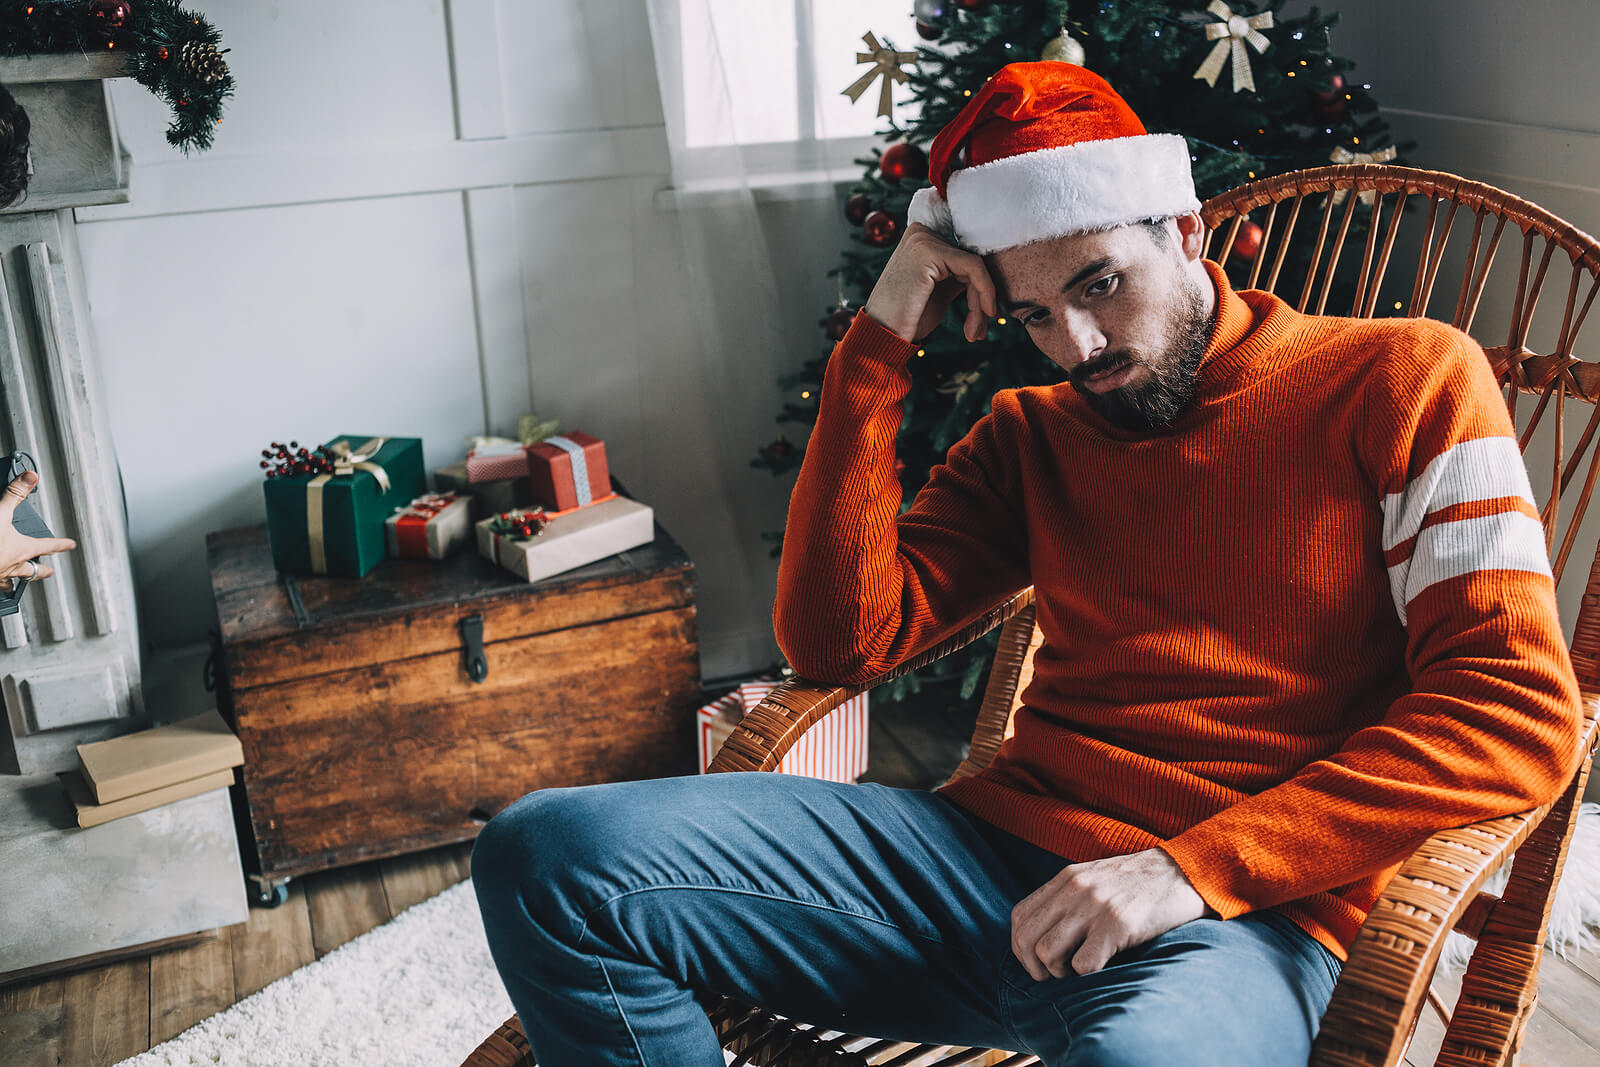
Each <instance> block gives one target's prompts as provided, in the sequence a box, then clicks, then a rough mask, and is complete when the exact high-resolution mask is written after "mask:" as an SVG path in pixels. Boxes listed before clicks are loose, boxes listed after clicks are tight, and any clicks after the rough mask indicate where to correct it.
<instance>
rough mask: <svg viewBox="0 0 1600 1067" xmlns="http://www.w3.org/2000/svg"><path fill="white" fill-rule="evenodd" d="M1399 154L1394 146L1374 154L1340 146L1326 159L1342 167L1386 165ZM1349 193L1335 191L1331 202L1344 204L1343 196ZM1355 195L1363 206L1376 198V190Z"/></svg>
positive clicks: (1343, 190)
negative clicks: (1357, 164) (1372, 164)
mask: <svg viewBox="0 0 1600 1067" xmlns="http://www.w3.org/2000/svg"><path fill="white" fill-rule="evenodd" d="M1399 154H1400V153H1399V152H1398V151H1396V150H1395V147H1394V145H1387V146H1385V147H1383V148H1380V149H1378V150H1377V151H1376V152H1352V151H1350V149H1348V148H1346V147H1344V146H1343V145H1340V146H1339V147H1338V148H1335V149H1334V150H1333V153H1332V154H1331V155H1329V156H1328V158H1329V159H1330V160H1332V161H1333V162H1334V163H1337V164H1338V165H1339V166H1341V167H1343V166H1347V165H1349V164H1351V163H1387V162H1389V161H1390V160H1391V159H1393V158H1394V157H1395V156H1397V155H1399ZM1349 191H1350V190H1348V189H1338V190H1335V192H1334V194H1333V202H1334V203H1335V204H1342V203H1344V198H1345V194H1346V193H1348V192H1349ZM1356 195H1357V196H1359V197H1360V198H1361V202H1362V203H1363V204H1370V203H1372V202H1373V201H1374V200H1376V199H1377V198H1378V191H1377V190H1376V189H1363V190H1361V192H1359V193H1357V194H1356Z"/></svg>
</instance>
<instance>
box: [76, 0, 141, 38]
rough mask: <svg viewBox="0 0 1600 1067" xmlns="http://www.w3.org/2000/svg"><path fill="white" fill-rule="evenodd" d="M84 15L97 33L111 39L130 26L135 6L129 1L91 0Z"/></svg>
mask: <svg viewBox="0 0 1600 1067" xmlns="http://www.w3.org/2000/svg"><path fill="white" fill-rule="evenodd" d="M83 14H84V17H85V18H86V19H88V20H89V25H90V26H91V27H92V28H93V29H94V32H95V33H97V34H99V35H100V36H101V37H110V36H111V35H112V34H113V33H115V32H116V31H118V30H120V29H122V27H124V26H126V25H127V24H128V20H129V19H131V18H132V17H133V5H132V4H130V3H128V0H89V3H88V4H87V5H85V6H84V9H83Z"/></svg>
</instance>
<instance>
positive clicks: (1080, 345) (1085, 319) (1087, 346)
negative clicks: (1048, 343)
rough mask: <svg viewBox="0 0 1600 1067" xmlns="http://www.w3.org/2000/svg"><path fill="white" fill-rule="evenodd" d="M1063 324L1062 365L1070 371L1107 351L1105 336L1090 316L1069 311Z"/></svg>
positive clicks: (1064, 317) (1063, 319) (1063, 318)
mask: <svg viewBox="0 0 1600 1067" xmlns="http://www.w3.org/2000/svg"><path fill="white" fill-rule="evenodd" d="M1062 323H1063V326H1064V328H1063V330H1062V351H1061V365H1062V366H1064V367H1066V368H1067V369H1068V370H1071V369H1072V368H1073V367H1076V366H1077V365H1078V364H1080V363H1084V362H1087V361H1088V360H1091V359H1093V358H1094V357H1095V356H1097V355H1099V354H1100V353H1101V352H1102V351H1103V350H1104V349H1105V347H1106V337H1105V334H1104V333H1102V332H1101V331H1100V327H1099V324H1098V323H1096V322H1095V321H1094V319H1093V318H1091V317H1090V316H1088V315H1082V314H1074V313H1073V312H1072V311H1068V312H1067V313H1066V314H1065V315H1064V316H1063V317H1062Z"/></svg>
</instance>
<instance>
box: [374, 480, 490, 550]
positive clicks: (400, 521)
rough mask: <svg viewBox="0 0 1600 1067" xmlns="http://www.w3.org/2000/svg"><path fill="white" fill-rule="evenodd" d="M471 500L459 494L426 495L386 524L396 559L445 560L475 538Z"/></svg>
mask: <svg viewBox="0 0 1600 1067" xmlns="http://www.w3.org/2000/svg"><path fill="white" fill-rule="evenodd" d="M469 507H470V501H468V499H467V498H466V497H465V496H462V495H460V494H457V493H426V494H424V495H422V496H419V497H417V498H416V499H415V500H413V501H412V502H411V503H409V504H407V505H406V506H405V507H403V508H396V509H395V511H394V514H392V515H390V516H389V517H388V518H387V519H385V520H384V521H383V532H384V540H385V541H386V542H387V544H388V548H389V555H390V556H391V557H392V558H395V559H444V558H445V557H446V556H448V555H449V554H450V553H451V552H453V551H455V549H456V546H458V545H462V544H465V543H466V542H467V541H468V540H469V539H470V538H471V537H472V516H471V514H470V512H469Z"/></svg>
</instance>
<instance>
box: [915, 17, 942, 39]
mask: <svg viewBox="0 0 1600 1067" xmlns="http://www.w3.org/2000/svg"><path fill="white" fill-rule="evenodd" d="M943 33H944V31H943V30H941V29H940V28H939V27H937V26H930V25H928V24H927V23H926V22H922V21H920V20H919V21H918V22H917V36H918V37H921V38H922V39H923V40H924V41H937V40H938V39H939V37H940V35H941V34H943Z"/></svg>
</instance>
